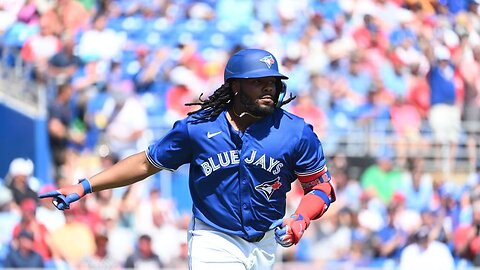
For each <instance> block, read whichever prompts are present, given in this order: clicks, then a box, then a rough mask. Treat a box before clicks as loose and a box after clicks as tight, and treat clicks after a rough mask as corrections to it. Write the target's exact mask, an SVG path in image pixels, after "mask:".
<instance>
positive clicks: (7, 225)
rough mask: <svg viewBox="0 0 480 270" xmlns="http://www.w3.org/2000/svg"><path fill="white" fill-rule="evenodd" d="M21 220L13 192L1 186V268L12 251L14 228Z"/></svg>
mask: <svg viewBox="0 0 480 270" xmlns="http://www.w3.org/2000/svg"><path fill="white" fill-rule="evenodd" d="M20 218H21V217H20V213H19V211H17V210H16V204H15V201H14V200H13V195H12V192H11V191H10V190H9V189H8V188H6V187H5V186H3V185H2V184H0V231H1V232H2V233H1V234H0V266H1V265H2V263H3V260H4V259H5V256H6V255H7V253H8V251H9V250H10V246H11V242H12V239H13V238H12V236H13V228H14V227H15V225H16V224H17V223H18V222H20Z"/></svg>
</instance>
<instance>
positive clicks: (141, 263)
mask: <svg viewBox="0 0 480 270" xmlns="http://www.w3.org/2000/svg"><path fill="white" fill-rule="evenodd" d="M136 246H137V248H136V250H135V252H134V253H133V254H131V255H130V256H128V258H127V260H126V261H125V264H124V267H126V268H135V269H147V268H149V269H159V268H162V267H163V263H162V262H161V261H160V258H159V257H158V255H157V254H155V252H154V251H153V249H152V238H151V237H150V236H149V235H147V234H142V235H140V237H139V238H138V240H137V244H136Z"/></svg>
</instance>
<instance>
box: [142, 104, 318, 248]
mask: <svg viewBox="0 0 480 270" xmlns="http://www.w3.org/2000/svg"><path fill="white" fill-rule="evenodd" d="M146 154H147V158H148V160H149V161H150V162H151V163H152V164H153V165H154V166H156V167H158V168H161V169H166V170H176V169H177V168H178V167H179V166H181V165H183V164H186V163H189V164H190V176H189V187H190V193H191V196H192V201H193V215H194V216H195V217H196V218H198V219H200V220H202V221H203V222H205V223H206V224H208V225H210V226H212V227H214V228H216V229H218V230H219V231H222V232H224V233H228V234H232V235H237V236H240V237H244V238H254V237H257V236H259V235H261V234H263V233H264V232H266V231H268V228H269V226H270V225H271V224H272V222H274V221H275V220H277V219H280V218H283V217H284V215H285V208H286V193H287V192H288V191H290V189H291V183H292V182H293V181H295V180H296V179H297V177H298V176H308V175H313V174H316V173H319V172H320V171H322V170H323V169H324V167H325V166H326V165H325V156H324V153H323V149H322V145H321V143H320V140H319V139H318V137H317V136H316V135H315V133H314V132H313V129H312V126H311V125H309V124H307V123H305V121H304V120H303V119H302V118H300V117H298V116H295V115H293V114H291V113H288V112H286V111H284V110H283V109H279V108H278V109H276V110H275V112H274V113H273V114H271V115H269V116H267V117H264V118H262V119H260V120H259V121H257V122H255V123H253V124H252V125H250V126H249V127H248V128H247V129H246V130H245V132H243V133H242V132H239V131H237V130H235V129H234V128H233V127H232V125H231V124H230V123H229V121H228V119H227V115H226V111H224V112H222V113H221V114H220V115H219V116H218V117H217V118H216V119H215V120H214V121H205V122H195V119H194V118H192V117H191V116H189V117H187V118H185V119H183V120H179V121H177V122H176V123H175V124H174V126H173V128H172V129H171V130H170V131H169V132H168V133H167V134H166V135H165V136H164V137H163V138H162V139H160V140H158V141H157V142H155V143H153V144H152V145H150V146H149V147H148V149H147V151H146Z"/></svg>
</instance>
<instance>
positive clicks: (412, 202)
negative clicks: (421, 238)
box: [400, 158, 433, 213]
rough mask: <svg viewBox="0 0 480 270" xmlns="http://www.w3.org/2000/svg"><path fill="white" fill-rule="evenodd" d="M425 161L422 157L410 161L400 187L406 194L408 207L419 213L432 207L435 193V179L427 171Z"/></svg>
mask: <svg viewBox="0 0 480 270" xmlns="http://www.w3.org/2000/svg"><path fill="white" fill-rule="evenodd" d="M412 163H413V164H412ZM424 163H425V162H424V160H423V159H422V158H417V159H414V161H411V162H410V165H408V167H407V171H406V172H405V173H404V175H403V179H402V185H401V188H400V192H401V193H402V194H404V195H405V200H406V202H405V203H406V207H407V208H408V209H412V210H415V211H417V212H419V213H420V212H421V211H423V210H425V209H428V208H430V207H431V206H430V203H431V198H432V195H433V179H432V176H431V174H430V173H427V172H426V171H425V165H423V164H424Z"/></svg>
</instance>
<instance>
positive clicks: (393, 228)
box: [372, 205, 409, 266]
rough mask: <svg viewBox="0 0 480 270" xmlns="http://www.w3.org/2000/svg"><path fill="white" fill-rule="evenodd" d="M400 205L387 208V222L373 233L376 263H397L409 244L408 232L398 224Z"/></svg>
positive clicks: (384, 264)
mask: <svg viewBox="0 0 480 270" xmlns="http://www.w3.org/2000/svg"><path fill="white" fill-rule="evenodd" d="M398 213H399V211H398V207H397V206H395V205H389V207H388V208H387V217H386V224H385V226H383V227H382V228H381V229H380V230H378V231H377V232H374V233H373V239H372V246H373V249H374V252H375V253H374V257H375V259H376V264H378V265H383V266H386V265H388V264H389V263H390V264H391V263H392V262H393V263H394V264H396V263H397V262H398V260H399V259H400V254H401V253H402V250H403V248H404V247H405V245H406V244H407V240H408V236H409V234H408V232H406V231H404V230H403V229H402V228H401V227H400V226H399V225H398V224H396V221H397V219H398V218H397V215H398Z"/></svg>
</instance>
